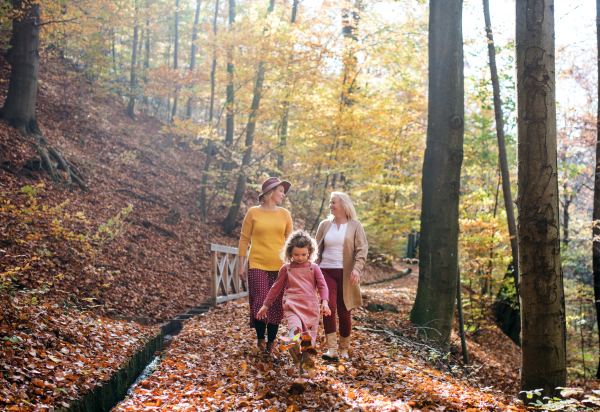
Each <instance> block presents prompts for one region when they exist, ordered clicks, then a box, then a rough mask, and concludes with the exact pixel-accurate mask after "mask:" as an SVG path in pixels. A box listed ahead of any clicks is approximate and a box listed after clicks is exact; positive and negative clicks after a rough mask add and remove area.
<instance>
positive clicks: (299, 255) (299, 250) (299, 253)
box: [292, 246, 308, 264]
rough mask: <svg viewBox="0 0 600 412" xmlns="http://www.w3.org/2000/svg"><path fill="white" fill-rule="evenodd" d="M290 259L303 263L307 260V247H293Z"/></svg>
mask: <svg viewBox="0 0 600 412" xmlns="http://www.w3.org/2000/svg"><path fill="white" fill-rule="evenodd" d="M292 259H293V260H294V262H296V263H300V264H302V263H304V262H306V261H307V260H308V248H307V247H295V246H294V248H293V249H292Z"/></svg>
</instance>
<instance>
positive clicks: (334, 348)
mask: <svg viewBox="0 0 600 412" xmlns="http://www.w3.org/2000/svg"><path fill="white" fill-rule="evenodd" d="M325 342H327V349H328V350H327V352H325V353H324V354H323V355H322V356H321V358H323V360H326V361H331V362H337V361H338V359H339V357H338V339H337V332H333V333H328V334H327V335H325Z"/></svg>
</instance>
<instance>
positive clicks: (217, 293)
mask: <svg viewBox="0 0 600 412" xmlns="http://www.w3.org/2000/svg"><path fill="white" fill-rule="evenodd" d="M206 247H207V249H208V250H209V252H210V278H211V288H210V291H211V294H210V295H211V296H210V302H211V304H212V306H217V305H218V304H219V303H223V302H226V301H228V300H233V299H238V298H243V297H244V296H248V285H247V283H246V282H244V281H242V280H241V279H240V274H239V272H238V250H237V248H234V247H229V246H222V245H215V244H214V243H209V244H207V245H206Z"/></svg>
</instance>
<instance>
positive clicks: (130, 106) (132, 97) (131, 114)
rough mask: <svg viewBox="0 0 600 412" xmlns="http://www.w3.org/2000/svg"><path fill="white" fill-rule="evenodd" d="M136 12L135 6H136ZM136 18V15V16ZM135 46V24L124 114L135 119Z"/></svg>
mask: <svg viewBox="0 0 600 412" xmlns="http://www.w3.org/2000/svg"><path fill="white" fill-rule="evenodd" d="M136 14H137V8H136ZM136 19H137V16H136ZM137 48H138V26H137V24H136V25H135V26H134V28H133V47H132V48H131V74H130V80H129V103H128V104H127V108H126V109H125V114H126V115H127V116H129V117H131V118H132V119H133V120H135V114H134V112H133V109H134V106H135V83H136V81H137V80H136V78H135V69H136V64H137Z"/></svg>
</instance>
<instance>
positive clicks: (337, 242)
mask: <svg viewBox="0 0 600 412" xmlns="http://www.w3.org/2000/svg"><path fill="white" fill-rule="evenodd" d="M347 228H348V223H343V224H341V225H340V228H339V229H338V227H337V225H336V224H335V223H332V224H331V227H330V228H329V231H328V232H327V233H326V234H325V238H324V239H323V241H324V242H325V249H324V250H323V256H322V259H321V263H319V267H322V268H325V269H343V268H344V237H345V236H346V229H347Z"/></svg>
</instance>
